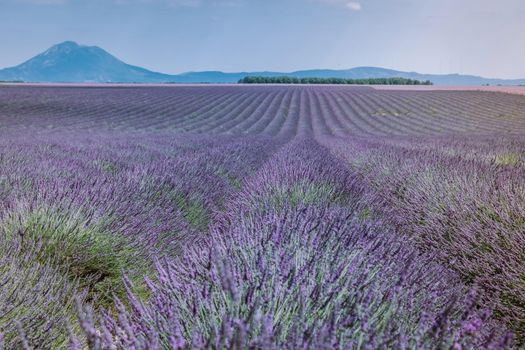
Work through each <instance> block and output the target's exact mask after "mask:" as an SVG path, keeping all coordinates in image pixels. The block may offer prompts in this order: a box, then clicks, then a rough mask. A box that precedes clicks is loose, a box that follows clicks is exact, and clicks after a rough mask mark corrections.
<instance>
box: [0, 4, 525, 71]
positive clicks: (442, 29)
mask: <svg viewBox="0 0 525 350" xmlns="http://www.w3.org/2000/svg"><path fill="white" fill-rule="evenodd" d="M523 23H525V0H355V1H349V0H0V67H8V66H14V65H17V64H19V63H22V62H23V61H25V60H27V59H29V58H30V57H32V56H34V55H36V54H38V53H40V52H42V51H44V50H46V49H47V48H49V47H50V46H52V45H54V44H57V43H59V42H62V41H66V40H72V41H76V42H78V43H80V44H84V45H97V46H100V47H102V48H103V49H105V50H107V51H109V52H110V53H112V54H113V55H115V56H117V57H118V58H120V59H122V60H124V61H125V62H127V63H130V64H134V65H139V66H142V67H145V68H148V69H151V70H154V71H160V72H163V73H170V74H177V73H181V72H186V71H202V70H222V71H226V72H238V71H263V70H269V71H281V72H287V71H295V70H302V69H317V68H331V69H348V68H352V67H357V66H378V67H385V68H392V69H399V70H403V71H417V72H420V73H438V74H444V73H462V74H474V75H482V76H485V77H497V78H525V59H524V58H525V36H524V35H523V32H524V31H525V30H524V25H523Z"/></svg>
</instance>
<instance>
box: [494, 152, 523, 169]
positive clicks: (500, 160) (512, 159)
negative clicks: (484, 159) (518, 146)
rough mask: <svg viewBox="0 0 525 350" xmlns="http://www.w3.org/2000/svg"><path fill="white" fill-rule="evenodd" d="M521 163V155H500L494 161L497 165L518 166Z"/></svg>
mask: <svg viewBox="0 0 525 350" xmlns="http://www.w3.org/2000/svg"><path fill="white" fill-rule="evenodd" d="M519 162H520V155H519V154H517V153H504V154H498V155H497V156H496V157H495V159H494V163H496V164H497V165H510V166H516V165H518V163H519Z"/></svg>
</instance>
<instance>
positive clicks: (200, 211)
mask: <svg viewBox="0 0 525 350" xmlns="http://www.w3.org/2000/svg"><path fill="white" fill-rule="evenodd" d="M174 201H175V205H176V206H177V208H178V209H179V210H180V211H182V215H183V216H184V218H185V219H186V220H187V221H188V223H189V224H190V226H191V227H192V228H194V229H196V230H200V231H204V230H206V229H207V228H208V223H209V221H210V220H209V217H208V212H207V211H206V208H205V207H204V205H203V203H202V201H201V200H199V199H197V198H192V197H190V196H185V195H184V194H182V193H179V192H178V193H176V194H175V196H174Z"/></svg>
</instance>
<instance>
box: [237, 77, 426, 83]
mask: <svg viewBox="0 0 525 350" xmlns="http://www.w3.org/2000/svg"><path fill="white" fill-rule="evenodd" d="M239 84H349V85H433V83H432V82H431V81H430V80H427V81H419V80H414V79H406V78H368V79H343V78H295V77H287V76H279V77H255V76H247V77H244V78H242V79H241V80H239Z"/></svg>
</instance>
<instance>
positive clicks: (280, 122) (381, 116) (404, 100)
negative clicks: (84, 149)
mask: <svg viewBox="0 0 525 350" xmlns="http://www.w3.org/2000/svg"><path fill="white" fill-rule="evenodd" d="M407 89H408V90H411V89H410V87H407ZM421 89H424V87H423V88H421ZM430 89H432V90H431V91H420V88H416V91H398V90H405V87H389V88H388V90H386V91H384V90H377V89H376V88H371V87H347V86H344V87H339V86H234V85H229V86H228V85H224V86H210V85H207V86H176V87H160V86H159V87H127V88H122V87H120V88H117V87H104V88H101V87H99V86H97V85H95V86H93V87H89V88H87V87H60V86H55V87H30V86H23V87H9V88H5V89H3V90H2V91H1V94H0V123H1V124H0V125H3V126H4V127H7V128H14V127H33V128H35V127H36V128H40V127H45V128H47V129H49V128H51V129H52V128H71V129H73V130H78V129H107V130H112V129H116V130H164V131H166V130H170V131H178V132H191V133H213V134H217V133H223V134H249V135H256V134H264V135H272V136H276V135H278V136H294V135H315V136H319V135H336V136H337V135H425V134H451V133H458V132H459V133H465V132H469V133H470V132H472V133H494V132H504V133H506V132H511V133H522V132H523V131H524V128H525V99H524V98H522V97H520V96H514V95H510V94H500V93H493V92H478V91H470V90H465V91H451V90H450V89H445V90H443V91H442V90H441V89H442V88H438V90H435V88H434V87H430Z"/></svg>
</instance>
